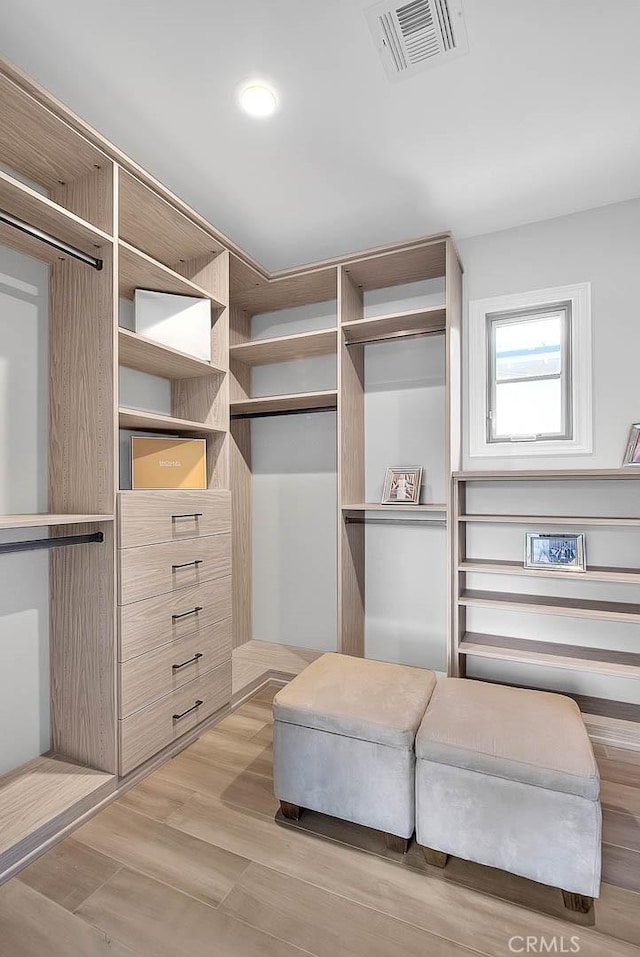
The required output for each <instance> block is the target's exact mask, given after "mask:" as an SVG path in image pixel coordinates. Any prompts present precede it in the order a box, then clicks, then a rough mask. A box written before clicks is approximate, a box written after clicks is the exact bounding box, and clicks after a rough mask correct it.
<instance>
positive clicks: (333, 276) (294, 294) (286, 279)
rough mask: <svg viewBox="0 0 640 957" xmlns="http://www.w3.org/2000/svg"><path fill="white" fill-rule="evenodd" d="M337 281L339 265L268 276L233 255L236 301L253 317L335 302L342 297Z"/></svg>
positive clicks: (232, 268)
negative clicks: (314, 304) (272, 276)
mask: <svg viewBox="0 0 640 957" xmlns="http://www.w3.org/2000/svg"><path fill="white" fill-rule="evenodd" d="M337 283H338V270H337V267H336V266H335V264H334V265H327V266H320V267H319V268H315V269H314V268H311V269H305V270H302V271H300V270H298V271H297V272H296V273H295V274H293V275H288V274H287V273H286V272H285V273H284V274H283V275H277V276H275V277H274V278H267V276H265V275H264V274H261V273H258V272H257V271H256V270H255V269H252V268H251V267H250V266H247V264H246V263H244V262H241V261H240V260H239V259H237V258H236V257H235V256H231V258H230V284H231V296H232V299H233V303H234V305H235V306H236V307H237V308H238V309H242V310H243V311H245V312H247V313H248V314H249V315H250V316H255V315H257V314H260V313H264V312H278V310H280V309H292V308H294V307H295V306H307V305H311V304H313V303H318V302H332V301H334V300H335V299H337V297H338V286H337Z"/></svg>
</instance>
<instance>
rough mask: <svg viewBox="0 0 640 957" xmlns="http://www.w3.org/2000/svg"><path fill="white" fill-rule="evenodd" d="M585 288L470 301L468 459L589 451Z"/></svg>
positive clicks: (588, 341)
mask: <svg viewBox="0 0 640 957" xmlns="http://www.w3.org/2000/svg"><path fill="white" fill-rule="evenodd" d="M589 291H590V290H589V284H588V283H583V284H581V285H579V286H566V287H562V288H559V289H546V290H539V291H538V292H533V293H525V294H522V295H515V296H503V297H500V298H498V299H485V300H476V301H474V302H471V303H470V304H469V327H468V337H467V341H468V344H469V348H468V359H469V363H468V368H469V451H470V455H471V456H481V455H485V456H488V455H491V456H508V457H513V456H518V455H519V456H530V455H540V454H553V453H555V454H566V453H572V452H576V453H585V452H590V451H591V448H592V436H591V318H590V310H589Z"/></svg>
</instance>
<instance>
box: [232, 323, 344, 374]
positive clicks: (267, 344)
mask: <svg viewBox="0 0 640 957" xmlns="http://www.w3.org/2000/svg"><path fill="white" fill-rule="evenodd" d="M337 336H338V331H337V329H321V330H319V331H318V332H300V333H297V334H296V335H293V336H277V337H276V338H272V339H256V340H254V341H252V342H243V343H239V344H237V345H234V346H231V348H230V357H231V359H233V360H235V361H237V362H242V363H244V364H245V365H248V366H259V365H268V364H269V363H270V362H289V361H291V360H292V359H309V358H312V357H313V356H328V355H332V354H334V355H335V352H336V349H337Z"/></svg>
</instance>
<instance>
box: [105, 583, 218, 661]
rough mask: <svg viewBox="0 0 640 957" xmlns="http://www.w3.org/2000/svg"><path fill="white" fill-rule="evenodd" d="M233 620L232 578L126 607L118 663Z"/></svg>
mask: <svg viewBox="0 0 640 957" xmlns="http://www.w3.org/2000/svg"><path fill="white" fill-rule="evenodd" d="M195 609H199V610H198V611H195ZM194 612H195V613H194ZM174 616H175V617H174ZM230 617H231V578H218V579H216V581H212V582H204V583H203V584H202V585H190V586H188V587H187V588H181V589H180V591H177V592H175V594H174V593H170V594H168V595H159V596H157V597H154V598H145V599H144V600H143V601H135V602H133V603H132V604H130V605H123V606H122V607H121V608H120V609H119V626H120V627H119V633H120V654H119V660H120V661H127V659H128V658H135V657H136V655H144V654H145V653H146V652H148V651H153V650H154V649H155V648H158V647H159V646H160V645H166V644H167V643H168V642H178V641H180V640H181V639H182V638H186V637H187V636H188V635H191V634H194V633H197V632H205V631H208V629H209V628H210V626H211V625H213V624H214V623H215V622H216V621H222V619H223V618H230Z"/></svg>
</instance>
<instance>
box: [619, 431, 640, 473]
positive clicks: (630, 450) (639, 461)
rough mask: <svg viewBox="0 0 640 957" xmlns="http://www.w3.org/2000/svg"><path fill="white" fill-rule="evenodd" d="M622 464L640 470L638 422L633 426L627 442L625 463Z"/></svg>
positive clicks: (639, 432)
mask: <svg viewBox="0 0 640 957" xmlns="http://www.w3.org/2000/svg"><path fill="white" fill-rule="evenodd" d="M622 464H623V465H625V466H635V467H636V468H640V422H636V423H635V424H634V425H632V426H631V431H630V432H629V441H628V442H627V451H626V452H625V454H624V462H623V463H622Z"/></svg>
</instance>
